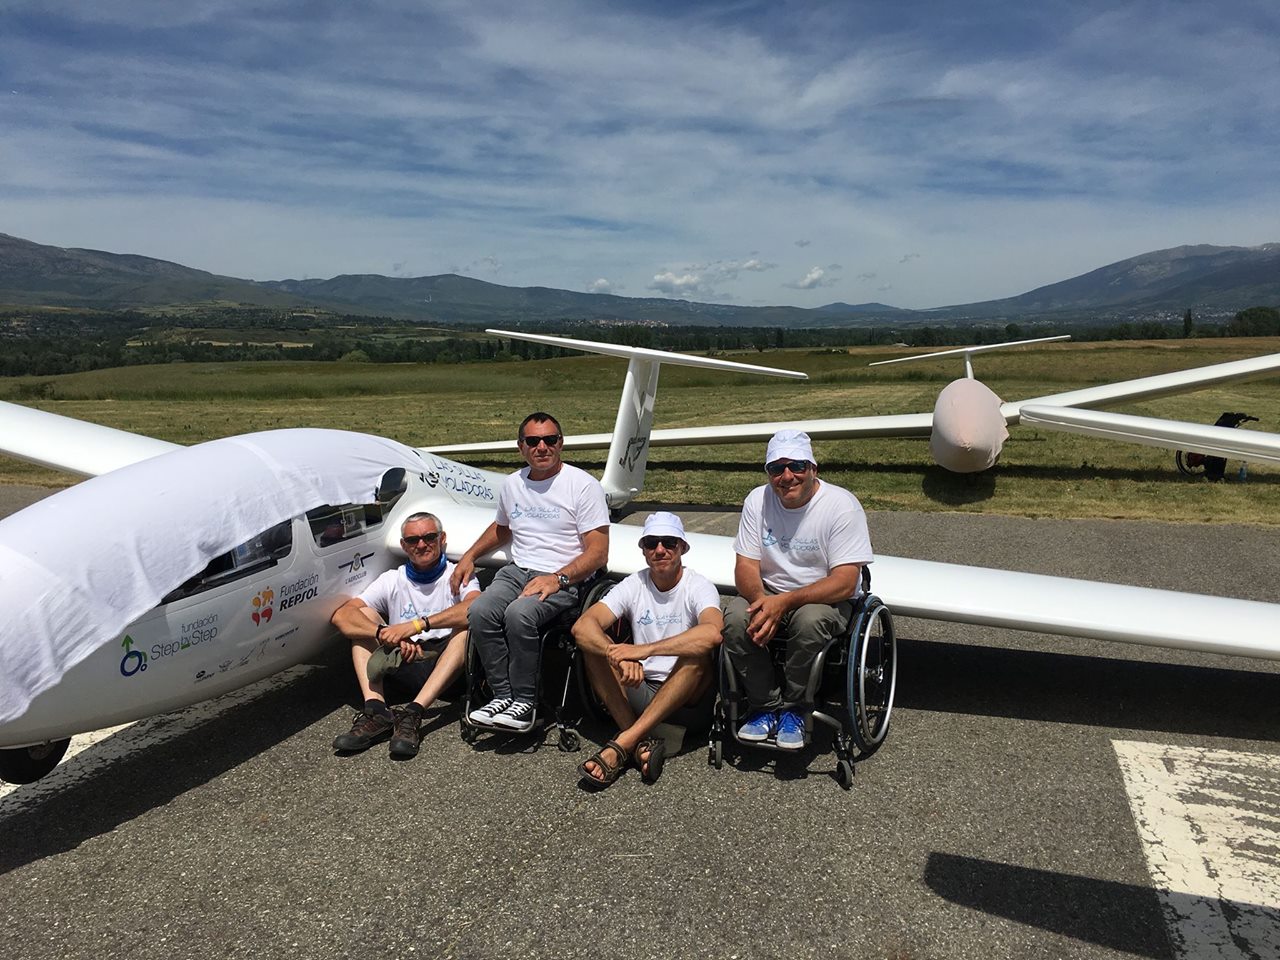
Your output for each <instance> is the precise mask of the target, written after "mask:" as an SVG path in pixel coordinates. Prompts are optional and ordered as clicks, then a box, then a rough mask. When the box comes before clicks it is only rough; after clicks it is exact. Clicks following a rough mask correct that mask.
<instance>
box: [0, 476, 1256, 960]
mask: <svg viewBox="0 0 1280 960" xmlns="http://www.w3.org/2000/svg"><path fill="white" fill-rule="evenodd" d="M25 495H29V494H23V493H22V492H21V488H0V511H3V512H7V511H8V510H11V509H14V508H15V507H16V506H17V505H18V503H19V502H21V500H22V498H23V496H25ZM643 512H644V508H643V507H641V509H640V510H639V511H638V513H639V516H633V517H632V520H633V521H634V520H638V519H639V517H641V516H643ZM682 512H683V513H684V515H685V518H686V522H687V524H688V526H689V527H690V528H691V529H696V530H701V531H705V532H721V533H724V532H732V528H733V524H734V519H733V517H732V516H731V515H726V514H724V513H716V512H712V511H706V510H700V509H692V508H691V509H690V510H688V511H682ZM871 529H872V536H873V539H874V541H875V546H876V549H877V551H878V552H880V553H884V554H889V555H900V556H914V557H922V558H927V559H933V560H951V561H959V562H966V563H974V564H980V565H987V566H996V567H1008V568H1015V569H1027V570H1033V571H1036V572H1042V573H1054V574H1062V575H1069V576H1081V577H1088V578H1092V579H1100V580H1108V579H1112V580H1117V581H1120V582H1125V583H1134V584H1139V585H1143V586H1155V587H1167V588H1174V589H1189V588H1191V589H1197V590H1201V591H1203V592H1207V593H1217V594H1225V595H1231V596H1242V597H1248V598H1253V599H1261V600H1271V601H1280V529H1269V528H1258V527H1244V526H1176V525H1167V524H1157V523H1131V522H1111V521H1056V520H1020V519H1011V518H1002V517H976V516H967V515H940V514H928V515H924V514H903V513H878V514H873V515H872V516H871ZM689 561H690V565H691V566H694V567H696V566H697V557H696V554H694V555H691V556H690V558H689ZM873 569H874V568H873ZM1205 629H1206V630H1229V629H1230V624H1205ZM1277 630H1278V631H1280V624H1278V625H1277ZM899 635H900V637H901V638H903V639H902V642H901V660H902V666H901V675H900V677H901V679H900V684H899V688H898V702H897V708H896V710H895V714H894V719H893V726H892V730H891V733H890V736H889V738H888V741H887V743H886V744H885V746H884V747H883V748H882V749H881V750H880V751H879V752H878V753H877V754H875V755H874V756H873V757H871V758H870V759H868V760H867V761H866V762H865V763H861V764H859V766H858V772H857V775H856V777H855V778H854V785H853V789H852V791H850V792H845V791H842V790H841V789H839V787H838V786H837V785H836V783H835V781H834V780H833V779H832V776H831V771H832V769H833V767H834V764H833V762H832V757H831V755H830V754H829V753H825V752H822V751H820V750H811V751H806V752H805V754H804V755H802V756H801V757H799V758H795V759H788V760H786V761H784V762H782V763H780V764H775V763H774V762H772V758H773V757H774V756H775V755H773V754H769V755H767V756H765V755H757V756H749V757H746V758H743V759H741V760H737V761H735V762H733V763H731V764H727V765H726V766H725V768H724V769H722V770H720V771H715V770H712V769H710V768H709V767H708V765H707V763H706V750H705V745H704V744H703V743H702V742H700V741H698V740H696V739H695V738H692V737H690V738H688V740H687V742H686V749H685V751H684V752H683V753H681V754H680V755H679V756H677V757H676V758H675V759H674V760H670V761H668V764H667V768H666V772H665V773H664V774H663V777H662V779H661V781H660V782H659V783H658V784H656V785H653V786H646V785H644V784H642V783H641V782H640V779H639V777H638V775H636V774H635V773H634V771H632V772H629V773H628V774H627V775H626V776H624V777H623V778H622V780H621V781H619V782H618V784H616V785H615V786H614V787H612V788H611V789H609V790H607V791H604V792H602V793H598V794H593V793H588V792H585V791H583V790H581V789H580V788H579V787H578V786H577V776H576V773H575V766H576V764H577V763H578V762H579V761H580V760H581V759H583V757H585V755H586V754H585V752H582V753H577V754H565V753H561V752H560V751H559V750H557V749H556V747H555V745H554V742H553V741H554V736H552V737H549V738H548V740H547V742H545V743H543V744H541V745H538V744H531V743H529V741H527V740H525V741H522V740H510V741H506V742H501V743H496V744H495V743H490V742H486V741H483V740H482V741H481V742H480V743H479V744H478V747H479V748H478V749H472V747H470V746H468V745H466V744H464V743H463V742H462V741H461V740H460V739H459V736H458V729H457V719H458V712H457V709H456V707H454V706H449V705H446V706H444V707H443V708H442V709H440V710H438V711H436V712H435V713H433V714H431V715H430V716H429V721H428V724H427V728H428V731H429V732H428V733H427V735H426V737H425V738H424V741H423V747H422V752H421V753H420V754H419V756H418V757H417V758H416V759H414V760H412V761H409V762H393V761H391V760H390V759H389V758H388V756H387V753H386V747H385V745H381V746H378V747H374V748H373V749H372V750H370V751H368V752H366V753H363V754H360V755H356V756H352V757H338V756H335V755H334V754H333V752H332V750H331V746H330V745H331V741H332V739H333V737H334V736H335V735H337V734H338V733H341V732H345V730H346V729H347V726H348V724H349V722H350V719H351V713H352V708H353V706H354V704H355V695H356V694H355V687H354V683H353V682H352V681H351V679H350V677H349V676H348V673H349V667H348V665H347V663H346V661H345V654H344V652H343V651H342V650H337V651H335V654H334V656H333V657H332V658H330V659H329V660H327V661H326V662H325V663H322V664H319V665H316V666H314V667H310V668H303V669H299V670H297V671H295V672H293V673H291V674H290V675H288V676H287V677H285V678H283V679H282V680H279V681H276V682H274V683H272V682H266V683H265V684H264V685H263V686H262V687H261V688H257V689H255V690H252V691H249V692H248V693H247V694H246V695H243V696H239V697H236V696H232V697H230V698H224V701H215V702H214V703H212V704H209V705H203V706H198V707H195V708H192V709H191V710H190V711H186V712H184V713H183V714H177V715H171V716H170V717H167V718H159V719H157V720H155V721H149V722H143V723H140V724H137V725H135V726H134V727H131V728H129V729H127V730H124V731H122V732H120V733H116V734H115V735H114V736H111V737H107V738H106V739H104V740H102V741H100V742H99V743H96V744H94V745H93V746H90V747H89V748H88V749H85V750H84V751H83V752H82V753H80V754H78V755H77V756H76V757H74V758H72V759H70V760H68V761H66V762H64V764H63V765H62V767H60V768H59V770H58V771H55V773H54V774H52V775H51V776H50V777H48V778H46V779H45V780H44V781H42V782H41V783H39V784H35V785H32V786H29V787H22V788H18V789H16V790H14V791H12V792H10V793H9V794H8V795H7V796H4V797H3V798H0V893H2V896H0V917H2V918H3V923H2V924H0V956H4V957H15V958H16V957H23V958H45V957H59V958H81V957H83V958H90V957H92V958H106V957H130V958H152V957H154V958H171V957H205V956H217V957H225V958H235V957H253V958H260V957H295V958H296V957H307V958H309V957H317V958H319V957H324V958H333V957H346V956H361V957H365V956H367V957H376V958H387V960H389V958H397V957H434V956H445V957H467V958H469V957H477V958H480V957H485V958H492V957H518V956H519V957H556V958H562V957H589V956H590V957H594V956H619V957H636V958H643V957H673V956H674V957H726V958H727V957H741V958H756V957H760V958H771V957H780V958H781V957H785V958H788V960H792V958H808V957H813V958H823V960H828V958H840V957H884V958H895V960H905V958H954V957H1017V958H1031V957H1046V958H1050V957H1052V958H1060V957H1088V958H1101V957H1135V956H1136V957H1153V958H1164V957H1189V956H1215V957H1267V956H1280V949H1278V948H1277V945H1278V944H1280V899H1270V900H1269V901H1268V898H1280V833H1278V832H1277V830H1276V825H1277V824H1278V823H1280V795H1278V794H1280V725H1278V724H1277V720H1280V707H1278V706H1277V705H1278V704H1280V676H1278V674H1280V663H1276V662H1270V661H1261V660H1248V659H1241V658H1228V657H1221V656H1212V655H1204V654H1196V653H1188V652H1182V651H1169V650H1161V649H1157V648H1145V647H1133V646H1127V645H1122V644H1115V643H1107V642H1093V641H1087V640H1071V639H1063V638H1049V637H1042V636H1036V635H1032V634H1020V633H1013V632H1009V631H996V630H988V629H984V628H976V627H967V626H952V625H945V624H938V623H928V622H924V621H907V620H902V621H899ZM586 732H587V733H588V734H589V735H590V736H591V737H592V738H593V739H595V740H596V741H602V740H603V739H604V737H606V736H607V735H608V734H609V733H610V731H607V730H599V729H591V728H588V729H587V730H586ZM1144 758H1154V759H1153V760H1152V763H1151V764H1149V765H1147V766H1144V765H1143V763H1144ZM1221 770H1227V771H1228V774H1229V775H1228V776H1226V778H1225V780H1224V781H1223V783H1225V784H1227V786H1223V784H1221V783H1219V784H1206V783H1204V782H1200V781H1197V783H1198V785H1196V784H1193V785H1192V786H1190V787H1186V786H1185V784H1184V789H1182V792H1181V793H1180V794H1179V795H1178V798H1177V799H1178V800H1179V802H1182V803H1184V805H1186V804H1200V806H1199V807H1196V809H1197V810H1200V809H1203V810H1207V811H1209V812H1208V813H1205V814H1204V815H1203V816H1200V815H1198V814H1197V815H1195V816H1193V817H1192V818H1191V821H1187V820H1185V819H1184V820H1179V819H1178V816H1177V815H1176V811H1172V810H1171V808H1169V807H1168V805H1166V806H1164V807H1162V806H1160V805H1159V803H1158V802H1157V800H1158V797H1157V794H1158V790H1157V786H1158V785H1156V786H1153V784H1154V783H1155V781H1156V780H1158V779H1159V778H1160V777H1162V776H1164V775H1165V774H1168V775H1169V776H1173V775H1175V774H1183V775H1191V776H1200V775H1202V774H1203V775H1205V776H1207V775H1208V774H1209V773H1212V772H1214V771H1221ZM1268 771H1270V772H1268ZM1144 784H1145V786H1144ZM1231 784H1234V785H1235V788H1238V790H1237V792H1239V793H1240V794H1241V796H1240V798H1239V804H1238V805H1237V806H1235V807H1232V806H1231V804H1230V803H1228V801H1227V800H1226V799H1223V792H1224V791H1226V790H1227V787H1229V786H1230V785H1231ZM1152 791H1156V792H1152ZM1153 797H1155V798H1157V800H1153V799H1152V798H1153ZM1232 802H1234V801H1232ZM1224 810H1225V811H1226V812H1225V813H1224V812H1223V811H1224ZM1218 821H1222V822H1221V823H1219V822H1218ZM1188 824H1189V825H1188ZM1184 827H1185V828H1186V829H1188V830H1189V831H1190V833H1191V834H1192V835H1193V841H1194V842H1201V847H1202V852H1203V851H1209V850H1210V846H1211V845H1209V844H1208V842H1207V841H1205V840H1204V838H1205V837H1208V836H1210V834H1212V833H1213V832H1214V831H1215V830H1218V829H1219V828H1221V829H1223V830H1226V831H1227V836H1226V839H1224V840H1222V841H1221V843H1220V844H1219V846H1222V847H1224V848H1225V849H1226V850H1227V851H1228V853H1230V852H1232V851H1234V853H1235V854H1237V855H1238V857H1242V858H1243V860H1244V862H1245V863H1246V865H1247V868H1248V869H1246V871H1245V873H1246V877H1245V879H1244V880H1242V881H1241V882H1242V883H1246V884H1248V883H1252V884H1253V886H1252V887H1248V889H1249V890H1250V891H1253V892H1249V893H1246V894H1241V895H1240V896H1239V897H1236V896H1235V895H1234V894H1231V895H1228V894H1223V895H1220V896H1217V897H1216V899H1215V897H1214V896H1207V897H1206V896H1205V894H1204V893H1203V891H1200V890H1196V889H1189V887H1191V886H1193V885H1194V883H1193V879H1194V878H1193V879H1187V878H1186V876H1184V875H1180V874H1177V873H1176V867H1175V866H1174V865H1172V864H1171V863H1169V862H1168V858H1167V855H1168V854H1169V853H1170V852H1171V851H1173V850H1174V849H1175V848H1176V847H1177V845H1178V837H1177V836H1175V834H1177V833H1178V831H1179V830H1182V829H1183V828H1184ZM1233 831H1234V832H1233ZM1196 838H1199V839H1198V840H1197V839H1196ZM1213 851H1214V852H1213V856H1218V855H1219V854H1218V852H1216V851H1217V847H1213ZM1162 858H1163V859H1162ZM1193 859H1194V857H1193ZM1201 859H1202V860H1204V862H1205V863H1206V864H1208V866H1207V867H1206V868H1205V869H1206V870H1207V871H1208V873H1209V874H1211V875H1212V876H1213V877H1218V878H1220V877H1223V876H1226V874H1227V873H1228V872H1229V869H1228V868H1227V867H1225V866H1222V864H1221V862H1219V861H1217V860H1214V861H1212V862H1210V856H1209V853H1207V852H1206V853H1205V855H1204V857H1202V858H1201ZM1194 866H1195V865H1194V864H1192V867H1194ZM1223 882H1225V881H1223ZM1197 897H1199V898H1200V899H1199V900H1197V899H1196V898H1197ZM1180 898H1181V899H1180ZM1188 898H1189V899H1188ZM1180 904H1181V906H1180ZM1215 905H1216V906H1217V907H1218V908H1220V914H1222V915H1225V916H1227V918H1228V920H1229V921H1230V922H1231V923H1234V924H1235V926H1234V927H1233V928H1232V929H1229V930H1226V932H1225V933H1224V932H1223V931H1222V930H1219V929H1216V928H1214V926H1213V923H1212V922H1209V921H1205V923H1204V924H1202V926H1203V927H1204V929H1200V928H1198V927H1196V926H1195V924H1194V923H1193V924H1192V926H1190V927H1188V926H1187V925H1186V924H1181V925H1180V921H1179V917H1180V916H1181V914H1180V913H1179V911H1180V910H1181V909H1182V908H1183V907H1185V908H1186V909H1185V910H1183V911H1182V912H1183V913H1187V914H1191V915H1195V914H1196V911H1197V910H1198V909H1201V908H1205V907H1210V908H1211V907H1214V906H1215ZM1202 913H1203V911H1202ZM1242 918H1243V919H1242ZM1211 919H1212V918H1211ZM1205 924H1207V926H1206V925H1205ZM1197 937H1200V938H1201V939H1199V940H1198V939H1197ZM1215 937H1216V940H1215V939H1214V938H1215ZM1204 938H1208V939H1207V940H1205V939H1204ZM1205 943H1209V946H1208V947H1206V946H1205ZM1233 951H1234V952H1233Z"/></svg>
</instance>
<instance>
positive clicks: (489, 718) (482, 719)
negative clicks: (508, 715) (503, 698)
mask: <svg viewBox="0 0 1280 960" xmlns="http://www.w3.org/2000/svg"><path fill="white" fill-rule="evenodd" d="M501 714H502V711H501V710H500V711H498V712H497V713H490V712H489V711H488V710H486V709H485V708H484V707H481V708H480V709H479V710H472V711H471V712H470V713H468V714H467V719H468V720H470V721H471V722H472V723H478V724H480V725H481V726H485V727H491V726H493V718H494V717H497V716H501Z"/></svg>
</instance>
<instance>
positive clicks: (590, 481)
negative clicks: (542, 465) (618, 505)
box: [496, 463, 609, 573]
mask: <svg viewBox="0 0 1280 960" xmlns="http://www.w3.org/2000/svg"><path fill="white" fill-rule="evenodd" d="M496 519H497V521H498V524H499V525H500V526H503V527H510V528H511V544H510V549H509V551H508V553H509V555H510V557H511V559H512V561H513V562H514V563H516V564H518V565H519V566H522V567H524V568H526V569H528V570H538V571H540V572H544V573H552V572H554V571H556V570H559V569H560V568H561V567H563V566H566V565H567V564H569V563H572V562H573V561H574V560H576V559H577V558H578V557H579V556H581V554H582V535H583V534H584V533H587V532H588V531H590V530H595V529H596V528H597V527H607V526H608V525H609V505H608V504H607V503H606V502H605V498H604V487H602V486H600V481H599V480H597V479H596V478H595V477H593V476H591V474H589V473H587V472H586V471H585V470H580V469H578V468H577V467H575V466H573V465H572V464H568V463H566V464H562V465H561V467H560V470H559V472H558V473H556V474H555V476H552V477H548V478H547V479H546V480H530V479H529V468H528V467H525V468H524V469H523V470H517V471H516V472H515V473H513V474H511V476H509V477H507V479H506V480H504V481H503V482H502V489H501V490H500V491H499V492H498V513H497V517H496Z"/></svg>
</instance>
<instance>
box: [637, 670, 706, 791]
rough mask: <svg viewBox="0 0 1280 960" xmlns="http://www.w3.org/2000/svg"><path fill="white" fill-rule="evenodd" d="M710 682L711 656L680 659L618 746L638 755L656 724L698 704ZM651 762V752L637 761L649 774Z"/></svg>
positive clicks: (643, 772)
mask: <svg viewBox="0 0 1280 960" xmlns="http://www.w3.org/2000/svg"><path fill="white" fill-rule="evenodd" d="M710 682H711V661H710V659H709V658H706V657H679V658H677V659H676V664H675V666H674V667H672V668H671V673H670V674H669V675H668V676H667V679H666V680H664V681H663V682H662V686H660V687H659V688H658V692H657V693H655V694H654V695H653V699H652V700H650V701H649V705H648V706H647V707H645V708H644V713H642V714H640V716H639V717H637V718H636V721H635V723H633V724H631V726H629V727H627V729H625V730H622V731H619V733H618V735H617V737H615V738H614V739H615V740H616V741H617V743H618V746H620V747H625V748H626V750H627V753H628V754H634V753H635V749H636V746H637V745H639V743H640V742H641V741H642V740H645V739H646V738H648V736H649V734H650V733H651V732H653V728H654V727H656V726H657V725H658V724H660V723H662V721H663V720H665V719H667V717H669V716H671V714H673V713H675V712H676V711H677V710H679V709H680V708H681V707H684V706H688V705H689V704H693V703H697V702H698V700H700V699H701V698H702V697H703V695H705V693H706V691H707V684H708V683H710ZM648 762H649V755H648V753H647V752H646V753H645V754H644V755H643V756H640V757H636V763H637V765H638V766H639V767H640V772H641V773H642V774H647V773H648V770H647V769H646V767H647V765H648Z"/></svg>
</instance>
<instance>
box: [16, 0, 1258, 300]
mask: <svg viewBox="0 0 1280 960" xmlns="http://www.w3.org/2000/svg"><path fill="white" fill-rule="evenodd" d="M0 131H2V133H0V232H4V233H10V234H13V235H16V236H20V237H25V238H27V239H30V240H35V241H37V242H40V243H49V244H55V245H59V246H81V247H94V248H98V249H105V250H111V251H114V252H120V253H140V254H145V255H147V256H153V257H161V258H163V259H167V260H176V261H178V262H180V263H183V264H186V265H188V266H193V267H199V268H202V269H206V270H211V271H214V272H216V273H225V274H230V275H233V276H240V277H251V278H254V279H261V280H266V279H284V278H305V277H329V276H333V275H335V274H339V273H382V274H387V275H392V276H397V275H398V276H421V275H427V274H437V273H447V272H457V273H463V274H466V275H468V276H473V277H477V278H479V279H482V280H489V281H493V282H495V283H503V284H509V285H513V286H526V285H542V286H551V287H561V288H565V289H570V290H585V291H601V292H614V293H620V294H623V295H626V296H633V297H644V296H674V297H683V298H686V299H692V300H712V301H718V302H733V303H742V304H794V305H797V306H818V305H821V304H824V303H829V302H831V301H835V300H844V301H847V302H850V303H862V302H867V301H881V302H885V303H890V304H893V305H896V306H903V307H917V308H921V307H930V306H941V305H944V304H952V303H965V302H971V301H975V300H982V299H989V298H994V297H1001V296H1010V295H1014V294H1018V293H1022V292H1024V291H1026V290H1029V289H1032V288H1034V287H1036V286H1040V285H1042V284H1045V283H1052V282H1054V281H1057V280H1062V279H1066V278H1067V277H1070V276H1075V275H1077V274H1080V273H1083V272H1086V271H1088V270H1091V269H1094V268H1095V267H1099V266H1102V265H1104V264H1106V263H1110V262H1113V261H1115V260H1119V259H1123V258H1125V257H1129V256H1134V255H1136V254H1139V253H1145V252H1147V251H1149V250H1155V249H1160V248H1163V247H1171V246H1177V245H1180V244H1187V243H1214V244H1235V245H1245V246H1252V245H1256V244H1259V243H1264V242H1268V241H1280V5H1277V4H1276V3H1275V2H1274V0H1265V2H1256V3H1255V2H1241V0H1233V2H1230V3H1225V4H1217V3H1215V4H1209V3H1194V2H1163V3H1150V2H1138V3H1092V2H1088V0H1078V2H1071V3H1053V2H1046V3H1040V4H1026V3H1024V2H991V3H982V2H974V3H971V4H967V5H966V4H957V3H955V2H954V0H950V2H945V3H944V2H938V3H934V2H923V3H911V2H907V0H902V2H896V3H894V2H884V3H861V2H843V3H830V4H827V3H821V2H813V3H787V2H773V3H765V2H760V3H755V2H740V3H731V2H727V3H696V2H691V3H665V2H656V0H655V2H648V3H610V2H581V3H579V2H562V3H558V2H547V3H541V4H530V3H525V2H515V3H506V2H494V3H486V2H481V0H475V2H468V3H454V2H449V0H442V2H431V3H427V2H407V0H406V2H366V3H341V2H325V0H316V2H297V3H294V2H287V0H286V2H276V3H261V2H239V0H184V2H180V3H179V2H172V0H98V2H96V3H93V4H88V3H82V2H74V3H69V2H68V3H64V2H60V0H41V2H39V3H25V2H11V0H0Z"/></svg>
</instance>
